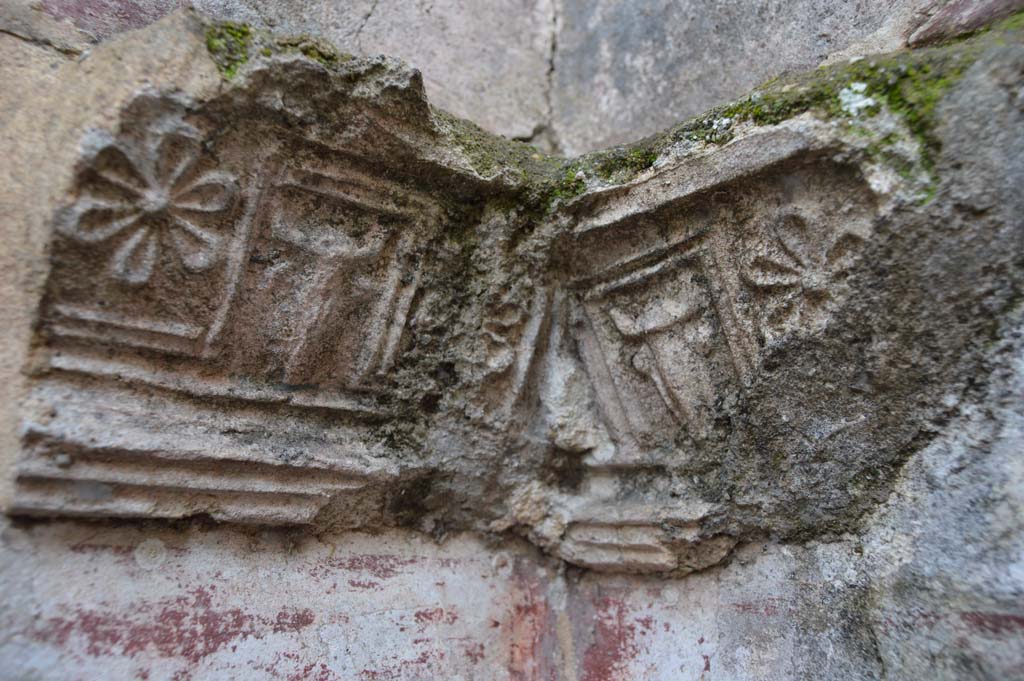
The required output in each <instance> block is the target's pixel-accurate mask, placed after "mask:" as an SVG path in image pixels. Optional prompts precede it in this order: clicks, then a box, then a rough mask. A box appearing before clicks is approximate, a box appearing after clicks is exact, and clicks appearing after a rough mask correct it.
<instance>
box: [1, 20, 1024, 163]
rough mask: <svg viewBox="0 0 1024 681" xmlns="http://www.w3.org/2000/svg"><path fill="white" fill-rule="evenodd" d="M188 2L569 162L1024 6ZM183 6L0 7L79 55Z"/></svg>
mask: <svg viewBox="0 0 1024 681" xmlns="http://www.w3.org/2000/svg"><path fill="white" fill-rule="evenodd" d="M193 4H194V6H195V7H196V8H198V9H200V10H201V11H203V12H204V13H206V14H208V15H209V16H211V17H215V18H218V19H221V20H231V21H236V22H244V23H247V24H249V25H252V26H256V27H261V28H269V29H272V30H274V31H277V32H279V33H282V34H309V35H314V36H320V37H322V38H324V39H327V40H328V41H330V42H332V43H334V44H335V45H338V46H339V47H340V48H341V49H344V50H345V51H348V52H352V53H355V54H362V55H374V54H378V53H382V54H388V55H393V56H397V57H400V58H403V59H405V60H407V61H408V62H409V63H411V64H414V65H416V67H417V68H419V69H421V70H422V71H423V75H424V81H425V84H426V90H427V93H428V95H429V96H430V99H431V101H432V102H433V103H434V104H436V105H438V106H441V107H442V108H444V109H446V110H448V111H451V112H453V113H456V114H458V115H460V116H465V117H467V118H470V119H471V120H474V121H476V122H477V123H478V124H480V125H482V126H483V127H484V128H485V129H487V130H490V131H492V132H496V133H499V134H502V135H505V136H508V137H513V138H519V139H531V140H532V141H533V142H534V143H536V144H538V145H540V146H541V147H542V148H544V149H545V150H549V151H550V150H560V151H561V152H563V153H567V154H570V155H574V154H578V153H581V152H584V151H590V150H593V149H597V148H600V147H604V146H607V145H610V144H619V143H624V142H630V141H633V140H635V139H637V138H639V137H642V136H643V135H646V134H650V133H653V132H656V131H657V130H660V129H661V128H664V127H666V126H668V125H671V124H673V123H675V122H676V121H678V120H680V119H682V118H685V117H687V116H691V115H696V114H699V113H701V112H702V111H704V110H706V109H708V108H710V107H711V106H715V105H718V104H722V103H724V102H726V101H729V100H730V99H733V98H735V97H738V96H740V95H742V94H743V93H744V92H745V91H747V90H748V89H750V88H751V87H754V86H756V85H758V84H759V83H761V82H763V81H765V80H767V79H769V78H773V77H776V76H779V75H780V74H783V73H786V72H792V71H795V70H803V69H809V68H813V67H814V66H817V65H818V64H819V63H821V62H822V61H827V62H835V61H845V60H847V59H849V58H853V57H856V56H863V55H866V54H878V53H884V52H888V51H891V50H896V49H899V48H901V47H903V46H904V45H905V44H907V43H908V41H909V42H911V43H912V44H915V45H919V44H926V43H930V42H935V41H941V40H945V39H949V38H953V37H956V36H957V35H960V34H961V33H963V32H967V31H973V30H976V29H977V28H979V27H981V26H984V25H985V24H986V23H990V22H991V21H993V20H995V19H998V18H1001V17H1002V16H1005V15H1006V14H1008V13H1010V12H1012V11H1014V10H1015V9H1020V7H1021V2H1020V0H991V1H986V2H960V1H951V0H900V2H880V1H878V0H872V1H871V2H860V3H849V2H806V1H802V2H776V1H771V2H758V3H749V2H735V1H730V2H718V3H714V4H712V5H706V4H700V3H692V2H686V3H666V2H642V3H635V2H634V3H629V4H621V3H619V4H616V3H603V4H602V3H600V2H596V3H595V2H577V1H576V0H531V2H527V3H519V2H511V1H503V2H485V3H469V2H452V1H443V2H430V3H418V2H416V3H409V2H392V1H391V0H384V1H379V0H376V1H375V0H360V1H359V2H346V3H341V2H319V3H314V4H310V3H306V2H292V1H288V2H282V1H280V0H274V1H272V2H267V1H266V0H197V2H195V3H193ZM177 6H178V3H177V2H171V1H169V0H102V1H89V2H85V1H82V0H46V2H42V3H38V2H30V1H29V0H11V1H10V2H9V3H7V6H5V7H4V8H0V30H4V31H7V32H12V33H15V34H17V35H22V36H25V37H27V38H28V39H30V40H38V41H41V42H44V43H47V44H52V45H56V46H58V47H60V48H61V49H67V50H70V51H77V52H80V51H82V50H85V49H88V47H89V46H90V43H92V42H96V41H99V40H105V39H107V38H109V37H111V36H113V35H116V34H118V33H121V32H123V31H126V30H132V29H137V28H140V27H142V26H145V25H148V24H149V23H152V22H153V21H155V20H156V19H158V18H159V17H161V16H164V15H165V14H166V13H167V12H170V11H172V10H173V9H175V8H176V7H177Z"/></svg>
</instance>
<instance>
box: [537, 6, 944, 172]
mask: <svg viewBox="0 0 1024 681" xmlns="http://www.w3.org/2000/svg"><path fill="white" fill-rule="evenodd" d="M933 4H934V3H929V2H927V1H926V0H901V1H900V2H892V1H891V0H871V1H869V2H857V3H851V2H842V1H839V2H819V1H815V0H801V1H794V0H786V1H782V2H776V1H770V2H754V3H752V2H745V1H744V0H726V1H724V2H714V3H703V2H683V3H679V2H665V1H664V0H652V1H648V2H639V3H637V2H630V3H621V2H593V1H591V0H565V1H564V2H562V3H560V5H559V31H558V50H557V52H556V55H555V64H554V83H553V86H552V96H553V127H554V129H555V130H556V132H557V135H558V140H559V142H560V144H561V148H562V149H563V150H564V151H565V152H566V153H569V154H579V153H582V152H585V151H591V150H593V149H598V148H601V147H606V146H609V145H612V144H622V143H625V142H631V141H633V140H635V139H637V138H639V137H642V136H643V135H649V134H652V133H654V132H656V131H658V130H660V129H662V128H665V127H667V126H669V125H672V124H673V123H675V122H676V121H679V120H682V119H684V118H687V117H689V116H696V115H697V114H700V113H702V112H703V111H705V110H707V109H709V108H711V107H713V106H718V105H719V104H723V103H725V102H727V101H730V100H732V99H734V98H736V97H738V96H740V95H741V94H743V93H744V92H746V91H747V90H749V89H751V88H753V87H755V86H757V85H759V84H761V83H762V82H764V81H766V80H768V79H769V78H773V77H775V76H778V75H780V74H782V73H785V72H792V71H802V70H805V69H810V68H814V67H815V66H817V65H818V64H820V63H821V62H822V61H824V60H825V59H826V58H827V57H829V56H830V55H832V54H834V53H837V52H842V51H847V50H849V49H850V48H851V47H853V46H855V45H857V44H860V45H861V46H862V47H861V49H856V48H855V49H854V50H853V53H854V54H857V53H859V54H864V53H868V54H870V53H879V52H888V51H891V50H895V49H899V48H900V47H902V46H903V44H904V42H903V41H904V40H905V38H906V36H905V35H904V34H905V33H906V32H907V31H909V30H910V28H913V27H916V26H917V25H919V22H920V21H921V20H922V18H923V17H924V16H926V15H925V14H923V12H924V11H925V10H926V9H928V8H929V7H931V6H932V5H933Z"/></svg>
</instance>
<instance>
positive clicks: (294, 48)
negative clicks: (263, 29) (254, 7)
mask: <svg viewBox="0 0 1024 681" xmlns="http://www.w3.org/2000/svg"><path fill="white" fill-rule="evenodd" d="M274 46H275V47H276V48H277V50H278V51H280V52H282V53H289V52H298V53H300V54H302V55H303V56H305V57H306V58H307V59H311V60H312V61H315V62H317V63H319V64H322V65H323V66H326V67H327V68H332V67H335V66H338V65H339V64H344V63H345V62H349V61H352V60H353V59H355V57H354V56H353V55H351V54H349V53H347V52H340V51H338V50H337V49H335V48H334V46H333V45H330V44H328V43H326V42H324V41H323V40H320V39H318V38H313V37H311V36H306V35H301V36H291V37H287V38H277V39H276V40H275V41H274Z"/></svg>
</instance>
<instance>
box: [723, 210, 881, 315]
mask: <svg viewBox="0 0 1024 681" xmlns="http://www.w3.org/2000/svg"><path fill="white" fill-rule="evenodd" d="M768 234H769V235H770V241H769V242H768V243H767V245H766V246H765V248H763V249H762V250H761V251H760V252H757V253H755V254H753V255H752V257H750V258H749V259H748V260H747V261H746V262H745V263H744V266H743V268H742V270H741V277H742V279H743V283H744V284H746V286H747V287H749V288H750V289H752V290H754V291H757V292H759V293H761V294H763V295H765V296H766V298H767V301H766V306H765V312H766V316H765V319H766V321H767V323H768V326H770V327H772V328H774V329H780V330H781V329H785V328H790V327H792V326H797V327H802V328H810V327H813V326H814V325H816V324H818V323H820V322H821V321H823V320H824V318H825V315H826V313H827V311H828V307H829V305H830V304H831V303H832V301H833V299H834V296H835V287H836V286H837V285H838V284H839V283H840V281H841V280H842V279H844V278H845V277H846V275H847V274H848V273H849V271H850V269H851V268H852V267H853V265H854V263H855V261H856V255H857V252H858V251H859V250H860V247H861V246H862V244H863V241H864V239H863V238H862V237H860V236H858V235H856V234H853V233H851V232H842V233H840V234H837V235H836V234H827V233H826V234H821V233H819V231H818V230H815V229H813V228H812V227H811V226H810V225H808V224H807V221H806V220H805V219H804V218H803V217H802V216H800V215H796V214H787V215H784V216H782V217H781V218H779V219H778V220H777V221H776V222H775V223H774V224H773V225H772V226H771V228H770V229H769V230H768Z"/></svg>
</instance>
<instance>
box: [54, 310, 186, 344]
mask: <svg viewBox="0 0 1024 681" xmlns="http://www.w3.org/2000/svg"><path fill="white" fill-rule="evenodd" d="M54 310H56V311H57V312H58V313H59V314H60V315H61V316H64V317H67V318H68V319H75V320H78V321H83V322H94V323H97V324H103V325H106V326H114V327H117V328H121V329H129V330H131V331H144V332H146V333H154V334H159V335H162V336H175V337H177V338H186V339H188V340H195V339H197V338H199V336H200V335H201V334H202V333H203V328H202V327H201V326H196V325H194V324H185V323H182V322H164V321H159V320H155V319H125V318H123V317H121V316H119V315H114V314H111V313H109V312H102V311H100V310H91V309H88V308H84V307H77V306H74V305H54Z"/></svg>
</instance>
